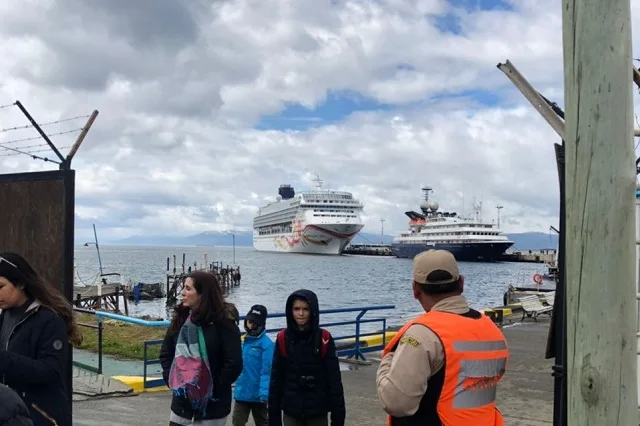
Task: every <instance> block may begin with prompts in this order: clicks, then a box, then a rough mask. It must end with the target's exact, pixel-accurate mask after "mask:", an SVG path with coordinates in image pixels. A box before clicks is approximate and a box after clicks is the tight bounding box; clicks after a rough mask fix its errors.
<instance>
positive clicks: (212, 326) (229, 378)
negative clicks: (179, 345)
mask: <svg viewBox="0 0 640 426" xmlns="http://www.w3.org/2000/svg"><path fill="white" fill-rule="evenodd" d="M202 332H203V334H204V339H205V342H206V346H207V355H208V358H209V365H210V367H211V374H212V376H213V392H214V397H215V398H216V399H218V400H217V401H215V402H214V401H211V402H209V405H208V406H207V409H206V412H205V415H204V416H201V415H200V413H198V412H196V413H194V412H193V409H192V407H191V402H190V401H188V400H187V399H186V398H184V397H179V396H175V395H174V396H173V399H172V400H171V411H173V412H174V413H175V414H177V415H178V416H180V417H184V418H187V419H191V418H194V419H195V420H209V419H220V418H223V417H226V416H228V415H229V413H231V385H232V384H233V383H234V382H235V381H236V379H237V378H238V376H240V373H242V341H241V340H240V329H239V328H238V326H237V324H236V323H235V321H234V320H232V319H225V320H224V321H223V322H210V323H209V324H205V325H203V326H202ZM178 333H179V332H178ZM178 333H170V332H169V331H167V334H166V335H165V337H164V341H163V342H162V348H161V349H160V364H161V365H162V377H163V378H164V381H165V383H167V385H168V383H169V372H170V371H171V364H172V363H173V358H174V356H175V350H176V342H177V338H178Z"/></svg>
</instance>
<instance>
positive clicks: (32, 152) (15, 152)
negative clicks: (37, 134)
mask: <svg viewBox="0 0 640 426" xmlns="http://www.w3.org/2000/svg"><path fill="white" fill-rule="evenodd" d="M37 146H40V147H46V148H40V149H32V150H29V151H22V150H19V149H13V148H5V149H6V150H8V151H12V152H9V153H4V154H0V157H11V156H14V155H26V156H29V157H31V158H32V159H34V160H42V161H50V162H53V163H57V161H56V160H50V159H49V158H47V157H41V156H39V155H35V154H37V153H41V152H48V151H51V148H50V147H49V145H47V144H46V143H44V144H40V145H37ZM69 148H71V147H70V146H63V147H61V148H60V149H61V150H63V149H69Z"/></svg>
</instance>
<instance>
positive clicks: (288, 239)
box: [253, 178, 364, 254]
mask: <svg viewBox="0 0 640 426" xmlns="http://www.w3.org/2000/svg"><path fill="white" fill-rule="evenodd" d="M314 181H315V182H316V185H317V189H316V190H310V191H305V192H302V193H300V194H296V193H295V191H294V189H293V187H291V185H280V189H279V190H278V196H277V197H276V201H274V202H271V203H269V204H267V205H265V206H263V207H261V208H260V210H259V211H258V214H257V215H256V217H255V218H254V219H253V247H254V248H255V249H256V250H258V251H276V252H289V253H312V254H342V252H343V250H344V248H345V247H346V246H347V245H348V244H349V242H350V241H351V240H352V239H353V237H355V235H356V234H357V233H358V232H360V230H361V229H362V227H363V226H364V224H363V223H362V218H361V213H362V210H363V205H362V204H361V203H360V201H358V200H357V199H355V198H354V197H353V195H352V194H351V193H350V192H345V191H329V190H323V189H322V181H321V180H320V179H319V178H316V179H315V180H314Z"/></svg>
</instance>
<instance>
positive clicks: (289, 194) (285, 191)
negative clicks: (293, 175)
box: [278, 185, 296, 200]
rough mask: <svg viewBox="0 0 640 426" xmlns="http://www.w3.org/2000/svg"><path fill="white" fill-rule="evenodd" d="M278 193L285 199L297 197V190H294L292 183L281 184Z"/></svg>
mask: <svg viewBox="0 0 640 426" xmlns="http://www.w3.org/2000/svg"><path fill="white" fill-rule="evenodd" d="M278 194H280V196H281V197H282V199H283V200H290V199H292V198H293V197H295V195H296V192H295V191H294V190H293V187H292V186H291V185H280V188H279V189H278Z"/></svg>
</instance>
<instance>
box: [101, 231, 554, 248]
mask: <svg viewBox="0 0 640 426" xmlns="http://www.w3.org/2000/svg"><path fill="white" fill-rule="evenodd" d="M507 236H508V237H509V238H510V239H511V240H512V241H514V243H515V244H514V245H513V248H512V249H513V250H540V249H554V248H557V247H558V235H557V234H545V233H542V232H524V233H518V234H507ZM235 240H236V241H235V243H236V246H252V245H253V232H252V231H241V232H240V231H238V232H236V233H235ZM392 240H393V236H392V235H384V236H383V238H382V242H383V243H384V244H391V241H392ZM353 242H354V243H361V244H367V243H369V244H371V243H376V244H377V243H380V234H369V233H366V232H361V233H360V234H358V235H357V236H356V237H355V238H354V240H353ZM104 244H118V245H144V246H231V245H233V237H232V236H231V235H229V234H226V233H223V232H214V231H209V232H202V233H200V234H196V235H191V236H186V237H176V236H162V235H149V236H132V237H129V238H125V239H123V240H117V241H109V242H106V241H105V243H104Z"/></svg>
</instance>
